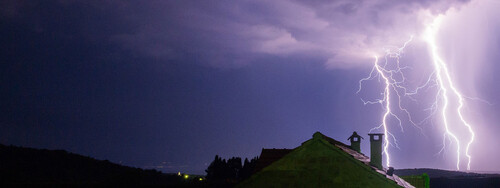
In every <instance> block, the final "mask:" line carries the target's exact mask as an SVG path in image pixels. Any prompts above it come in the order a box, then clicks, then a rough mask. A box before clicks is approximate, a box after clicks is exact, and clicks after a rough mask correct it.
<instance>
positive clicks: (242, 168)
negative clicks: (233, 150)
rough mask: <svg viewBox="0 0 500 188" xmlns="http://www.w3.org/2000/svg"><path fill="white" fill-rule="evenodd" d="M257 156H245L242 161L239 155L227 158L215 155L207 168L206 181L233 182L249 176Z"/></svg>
mask: <svg viewBox="0 0 500 188" xmlns="http://www.w3.org/2000/svg"><path fill="white" fill-rule="evenodd" d="M258 159H259V158H258V157H254V158H252V159H250V160H248V158H245V160H244V162H243V163H242V161H241V158H240V157H232V158H230V159H228V160H226V159H222V158H221V157H219V156H218V155H215V159H214V160H213V161H212V163H210V166H208V168H207V170H205V172H207V176H206V178H207V181H209V182H218V183H229V184H234V183H237V182H239V181H241V180H244V179H246V178H248V177H250V176H251V175H252V173H253V171H254V169H255V165H256V164H257V160H258Z"/></svg>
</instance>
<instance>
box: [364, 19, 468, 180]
mask: <svg viewBox="0 0 500 188" xmlns="http://www.w3.org/2000/svg"><path fill="white" fill-rule="evenodd" d="M440 21H441V17H437V18H436V19H435V20H434V22H433V23H432V24H430V25H429V26H428V27H427V29H426V32H425V35H424V39H425V41H426V43H427V45H428V46H429V49H430V55H431V58H432V64H433V69H434V70H433V72H432V73H431V74H430V75H429V77H428V79H427V81H426V82H425V83H424V84H423V85H421V86H419V87H417V88H416V89H414V90H413V91H412V90H410V89H408V88H407V87H405V84H404V83H405V81H406V80H407V79H406V76H405V75H404V72H403V70H404V69H411V67H408V66H405V67H402V66H401V64H400V58H401V56H402V54H403V51H404V49H405V48H406V46H407V45H408V44H409V43H410V42H411V41H412V40H413V37H411V38H410V39H409V40H408V41H406V42H405V43H404V45H403V46H402V47H399V48H397V47H392V48H388V49H386V50H385V56H384V58H385V63H382V64H381V63H379V57H378V56H377V55H374V58H375V62H374V66H373V68H372V70H371V72H370V74H369V75H368V77H366V78H362V79H361V80H360V81H359V89H358V91H357V92H356V93H359V92H360V91H361V90H362V84H363V82H365V81H369V80H373V79H375V78H378V81H379V82H380V83H382V84H383V85H384V91H383V93H382V95H383V97H382V98H381V99H376V100H371V101H370V100H368V101H365V100H363V99H361V100H362V101H363V104H365V105H367V104H381V105H382V108H383V109H384V110H385V112H384V115H383V116H382V123H381V124H380V125H379V126H377V127H374V128H372V129H371V130H370V132H372V131H373V130H377V129H383V131H384V134H385V135H386V136H385V140H384V141H385V143H384V146H383V150H384V151H383V153H384V155H385V156H386V166H388V167H389V166H390V162H391V161H390V155H389V145H391V146H394V147H396V148H399V146H398V142H397V139H396V137H395V136H394V134H392V133H391V132H390V131H389V128H390V127H389V124H388V119H389V118H391V117H393V118H395V119H396V120H397V121H398V122H399V124H398V125H399V128H400V130H401V132H404V129H403V126H402V118H401V117H399V116H398V114H396V111H398V112H402V113H404V114H406V117H407V120H408V122H410V123H411V124H412V125H413V126H414V127H416V128H418V129H419V130H420V131H421V133H422V134H423V131H422V128H421V127H420V126H419V125H421V124H423V123H425V122H427V121H428V120H429V119H430V118H431V117H432V116H434V115H436V114H438V111H440V113H439V114H440V115H441V117H442V120H443V126H444V129H445V131H444V133H443V135H444V136H443V148H442V149H441V151H443V150H444V148H445V147H446V138H449V139H450V140H452V141H454V142H455V143H456V144H457V148H456V155H457V163H456V168H457V170H460V154H461V153H460V151H461V148H460V146H461V145H460V142H461V140H460V139H459V137H458V136H457V134H456V133H454V132H453V131H452V128H451V127H453V126H451V125H450V123H449V119H450V117H449V116H448V114H449V112H450V111H451V110H450V102H456V103H457V104H458V107H457V109H456V110H455V111H452V112H454V113H456V114H457V116H458V120H459V121H460V122H461V124H463V125H464V126H465V127H466V128H467V130H468V132H469V134H470V139H469V140H468V142H467V145H466V148H465V155H466V157H467V159H468V162H467V170H470V163H471V160H472V157H471V155H470V152H469V149H470V146H471V144H472V143H473V142H474V137H475V133H474V131H473V130H472V126H471V124H470V123H468V122H467V121H466V120H465V118H464V116H463V112H462V109H463V107H464V98H465V97H464V96H463V95H462V94H461V93H460V92H459V90H458V89H457V88H456V87H455V84H454V83H453V80H452V78H451V74H450V72H449V71H448V68H447V65H446V62H445V61H443V60H442V58H441V57H440V56H439V54H438V47H437V44H436V40H435V36H436V34H437V30H438V28H439V24H440ZM391 60H393V61H391ZM393 62H394V63H393ZM431 87H436V88H437V92H436V99H435V102H434V103H433V104H432V105H431V106H430V107H429V108H428V109H426V110H430V111H431V112H430V113H429V115H428V116H427V117H425V118H424V119H423V120H422V121H421V122H419V123H416V122H414V120H413V118H412V116H411V115H410V112H409V111H408V110H407V109H406V108H404V107H403V106H402V100H403V99H405V97H407V98H409V99H411V100H413V101H416V99H414V98H413V96H414V95H417V94H418V92H419V91H420V90H422V89H428V88H431ZM453 96H454V97H455V98H456V101H451V100H453V99H454V98H453ZM391 97H392V98H391ZM438 101H442V106H440V105H439V104H440V103H438ZM392 102H394V103H392ZM393 106H397V108H392V107H393ZM423 135H424V136H425V134H423ZM389 137H390V138H391V139H389ZM441 151H440V152H441Z"/></svg>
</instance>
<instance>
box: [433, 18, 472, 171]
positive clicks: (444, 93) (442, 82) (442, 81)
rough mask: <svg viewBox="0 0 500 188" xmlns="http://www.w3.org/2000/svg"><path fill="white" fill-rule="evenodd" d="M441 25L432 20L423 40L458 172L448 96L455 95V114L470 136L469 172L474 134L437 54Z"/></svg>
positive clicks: (438, 20) (460, 101) (461, 98)
mask: <svg viewBox="0 0 500 188" xmlns="http://www.w3.org/2000/svg"><path fill="white" fill-rule="evenodd" d="M440 23H441V17H438V18H436V19H435V20H434V22H433V23H432V24H430V25H429V26H428V27H427V30H426V33H425V39H426V41H427V44H428V45H429V48H430V51H431V56H432V59H433V65H434V69H435V72H436V79H437V82H438V83H439V93H440V96H441V97H442V99H443V106H442V109H441V116H442V119H443V124H444V127H445V137H446V135H447V136H449V137H451V138H453V140H455V142H456V144H457V164H456V167H457V170H460V140H459V139H458V137H457V136H456V135H455V134H454V133H453V132H452V131H450V128H449V124H448V118H447V112H448V105H449V104H448V103H449V100H450V99H449V98H450V97H451V96H450V95H455V97H456V98H457V101H456V102H457V103H458V107H457V109H456V113H457V115H458V117H459V119H460V122H461V123H462V124H463V125H464V126H465V127H466V128H467V130H468V131H469V134H470V139H469V141H468V142H467V147H466V148H465V155H466V156H467V159H468V161H467V170H470V163H471V160H472V156H471V155H470V153H469V149H470V146H471V144H472V143H473V142H474V137H475V133H474V131H473V130H472V126H471V124H469V123H468V122H467V121H466V120H465V118H464V116H463V114H462V109H463V106H464V96H462V94H461V93H460V92H459V91H458V89H457V88H456V87H455V84H454V83H453V80H452V79H451V75H450V72H449V71H448V68H447V66H446V63H445V62H444V61H443V60H442V59H441V57H440V56H439V54H438V47H437V44H436V38H435V36H436V34H437V30H438V29H439V26H440ZM448 89H449V90H451V93H448ZM445 141H446V140H443V148H444V147H445V143H446V142H445Z"/></svg>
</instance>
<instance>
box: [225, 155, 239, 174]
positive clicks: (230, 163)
mask: <svg viewBox="0 0 500 188" xmlns="http://www.w3.org/2000/svg"><path fill="white" fill-rule="evenodd" d="M227 168H228V169H227V170H228V176H227V178H229V179H238V178H239V175H238V174H239V172H240V171H241V168H242V165H241V158H240V157H233V158H231V159H228V160H227Z"/></svg>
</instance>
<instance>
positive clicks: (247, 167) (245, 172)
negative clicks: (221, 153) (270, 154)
mask: <svg viewBox="0 0 500 188" xmlns="http://www.w3.org/2000/svg"><path fill="white" fill-rule="evenodd" d="M257 160H259V157H254V158H252V159H251V160H250V161H248V158H245V162H244V163H243V167H242V168H241V171H240V173H239V178H241V179H247V178H249V177H250V176H251V175H252V173H253V171H254V170H255V166H256V164H257Z"/></svg>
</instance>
